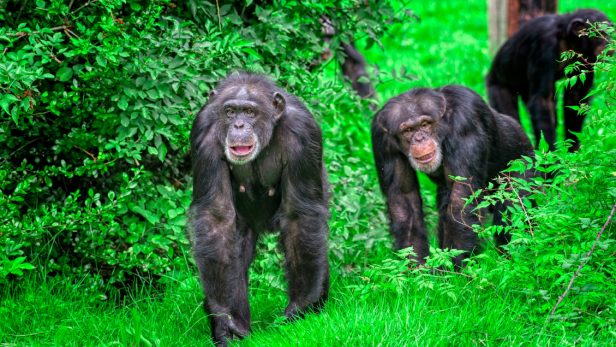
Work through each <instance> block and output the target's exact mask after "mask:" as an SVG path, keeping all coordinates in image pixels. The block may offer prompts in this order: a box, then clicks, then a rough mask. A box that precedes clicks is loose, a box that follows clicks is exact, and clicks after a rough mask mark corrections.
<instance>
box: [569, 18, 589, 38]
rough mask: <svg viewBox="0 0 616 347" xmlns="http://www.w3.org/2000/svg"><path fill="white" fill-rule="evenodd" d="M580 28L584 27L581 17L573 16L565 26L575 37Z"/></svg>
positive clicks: (578, 34)
mask: <svg viewBox="0 0 616 347" xmlns="http://www.w3.org/2000/svg"><path fill="white" fill-rule="evenodd" d="M582 29H586V26H585V25H584V20H583V19H582V18H574V19H572V20H571V22H569V26H567V33H571V34H573V35H575V36H576V37H577V36H580V30H582Z"/></svg>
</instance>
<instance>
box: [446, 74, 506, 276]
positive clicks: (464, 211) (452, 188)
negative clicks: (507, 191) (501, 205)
mask: <svg viewBox="0 0 616 347" xmlns="http://www.w3.org/2000/svg"><path fill="white" fill-rule="evenodd" d="M440 90H441V91H442V92H443V94H444V95H445V98H446V100H447V109H448V110H449V111H448V112H447V113H446V114H445V116H444V117H443V120H444V121H445V122H447V124H448V125H449V129H448V132H447V133H446V134H444V136H443V161H444V174H445V180H446V184H445V185H443V186H442V187H440V188H439V191H438V193H437V203H438V206H439V207H438V208H439V228H438V237H439V244H440V246H441V248H443V249H447V248H453V249H458V250H464V251H467V252H465V253H463V254H461V255H460V256H458V257H455V258H454V259H452V260H453V263H454V266H455V268H456V269H457V270H459V269H461V266H462V260H464V259H466V258H468V257H469V256H470V252H471V251H472V250H473V249H474V247H475V246H476V245H477V241H478V237H477V234H476V233H475V231H474V230H473V229H472V225H474V224H480V223H481V221H480V219H479V217H478V215H477V213H478V212H477V211H475V212H471V211H473V209H475V207H476V206H477V203H478V202H480V201H481V200H480V197H477V201H473V203H471V204H469V205H467V206H466V207H464V204H465V200H466V199H467V198H469V197H471V196H473V194H474V193H476V192H478V190H479V189H482V188H484V187H485V186H486V185H487V181H488V180H489V179H490V178H491V177H488V172H490V171H491V165H494V163H490V162H488V160H489V153H490V151H492V152H493V153H499V152H501V149H500V148H499V147H494V146H495V145H494V143H495V142H493V141H490V138H491V136H496V134H497V131H498V129H497V128H496V124H495V122H494V118H493V113H492V111H491V110H490V108H489V107H488V106H487V105H486V104H485V102H484V101H483V100H482V99H481V97H480V96H479V95H478V94H477V93H474V92H471V91H470V90H469V89H468V88H465V87H460V86H447V87H443V88H441V89H440ZM496 143H497V144H498V141H496ZM450 176H454V177H464V178H466V180H463V181H455V180H453V179H451V178H450Z"/></svg>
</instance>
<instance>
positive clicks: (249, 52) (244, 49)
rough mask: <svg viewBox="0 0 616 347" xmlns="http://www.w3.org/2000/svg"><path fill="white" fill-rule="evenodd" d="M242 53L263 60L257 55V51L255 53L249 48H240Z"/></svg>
mask: <svg viewBox="0 0 616 347" xmlns="http://www.w3.org/2000/svg"><path fill="white" fill-rule="evenodd" d="M242 51H244V52H246V53H248V54H250V55H252V56H253V57H255V58H258V59H263V57H262V56H261V55H260V54H259V53H257V51H255V50H254V49H252V48H250V47H246V48H242Z"/></svg>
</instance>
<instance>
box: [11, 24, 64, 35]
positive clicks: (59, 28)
mask: <svg viewBox="0 0 616 347" xmlns="http://www.w3.org/2000/svg"><path fill="white" fill-rule="evenodd" d="M71 27H72V25H68V26H67V25H62V26H59V27H55V28H51V29H49V30H51V31H57V30H63V29H68V28H71ZM40 33H41V32H40V31H33V32H31V33H28V32H25V31H20V32H17V33H14V34H13V33H6V36H17V37H24V36H30V35H34V34H40Z"/></svg>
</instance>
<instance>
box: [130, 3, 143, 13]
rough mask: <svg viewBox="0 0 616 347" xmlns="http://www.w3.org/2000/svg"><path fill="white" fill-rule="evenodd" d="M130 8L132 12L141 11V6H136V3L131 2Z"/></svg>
mask: <svg viewBox="0 0 616 347" xmlns="http://www.w3.org/2000/svg"><path fill="white" fill-rule="evenodd" d="M130 8H131V9H132V10H134V11H139V10H141V5H139V4H138V3H136V2H133V3H131V4H130Z"/></svg>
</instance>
